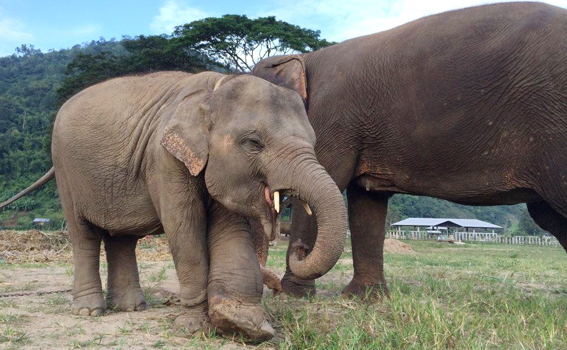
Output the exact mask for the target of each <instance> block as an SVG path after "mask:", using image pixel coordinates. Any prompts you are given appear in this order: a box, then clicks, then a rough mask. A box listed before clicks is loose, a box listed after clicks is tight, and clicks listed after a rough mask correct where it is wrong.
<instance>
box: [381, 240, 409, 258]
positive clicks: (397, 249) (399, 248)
mask: <svg viewBox="0 0 567 350" xmlns="http://www.w3.org/2000/svg"><path fill="white" fill-rule="evenodd" d="M384 251H385V252H386V253H392V254H415V250H413V248H412V247H411V246H410V245H409V244H406V243H404V242H400V241H398V240H397V239H393V238H386V240H385V241H384Z"/></svg>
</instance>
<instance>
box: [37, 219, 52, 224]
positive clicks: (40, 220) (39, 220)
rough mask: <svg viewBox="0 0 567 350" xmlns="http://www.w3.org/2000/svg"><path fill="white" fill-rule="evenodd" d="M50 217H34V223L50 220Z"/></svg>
mask: <svg viewBox="0 0 567 350" xmlns="http://www.w3.org/2000/svg"><path fill="white" fill-rule="evenodd" d="M50 221H51V220H50V219H44V218H35V219H33V223H34V224H35V223H38V222H50Z"/></svg>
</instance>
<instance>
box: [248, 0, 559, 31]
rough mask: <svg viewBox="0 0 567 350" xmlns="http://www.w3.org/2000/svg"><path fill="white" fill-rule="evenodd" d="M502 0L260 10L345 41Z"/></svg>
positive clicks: (374, 1) (314, 2)
mask: <svg viewBox="0 0 567 350" xmlns="http://www.w3.org/2000/svg"><path fill="white" fill-rule="evenodd" d="M501 1H502V0H500V1H490V0H436V1H424V0H395V1H394V0H390V1H379V0H351V1H344V0H300V1H285V2H284V1H277V0H274V1H273V4H274V8H273V9H272V10H270V11H264V12H263V13H260V14H259V16H268V15H271V16H276V17H277V18H278V19H280V20H284V21H286V22H289V23H293V24H297V25H300V26H302V27H306V28H309V29H319V30H321V37H322V38H325V39H328V40H333V41H343V40H346V39H349V38H354V37H357V36H361V35H366V34H372V33H376V32H380V31H383V30H387V29H390V28H393V27H396V26H398V25H401V24H404V23H407V22H410V21H413V20H415V19H418V18H421V17H424V16H428V15H432V14H436V13H440V12H445V11H450V10H455V9H459V8H464V7H470V6H475V5H482V4H488V3H493V2H501ZM503 1H511V0H503ZM546 2H547V3H550V4H553V5H556V6H562V7H567V0H549V1H546Z"/></svg>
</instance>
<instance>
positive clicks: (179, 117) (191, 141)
mask: <svg viewBox="0 0 567 350" xmlns="http://www.w3.org/2000/svg"><path fill="white" fill-rule="evenodd" d="M314 144H315V135H314V132H313V129H312V127H311V126H310V124H309V122H308V120H307V115H306V113H305V108H304V106H303V103H302V101H301V98H300V97H299V96H298V95H297V94H296V93H295V92H293V91H290V90H288V89H284V88H280V87H277V86H275V85H273V84H270V83H268V82H266V81H265V80H262V79H259V78H256V77H253V76H249V75H240V76H225V75H222V74H219V73H212V72H206V73H201V74H197V75H192V74H187V73H181V72H161V73H154V74H149V75H145V76H138V77H127V78H118V79H113V80H110V81H107V82H104V83H101V84H98V85H95V86H93V87H90V88H88V89H86V90H84V91H82V92H80V93H79V94H77V95H76V96H74V97H73V98H71V99H70V100H69V101H68V102H67V103H65V105H63V107H62V108H61V110H60V111H59V114H58V115H57V119H56V121H55V126H54V129H53V139H52V155H53V164H54V168H53V169H52V170H51V171H50V172H49V173H48V174H46V175H45V176H44V178H42V179H40V180H39V181H38V182H37V183H36V184H34V185H32V186H30V188H29V189H28V190H27V191H28V192H29V190H30V189H33V188H36V187H37V186H39V185H41V184H42V183H45V182H46V181H48V180H49V179H50V178H51V177H52V176H53V173H54V174H55V178H56V181H57V186H58V190H59V195H60V198H61V204H62V207H63V210H64V213H65V218H66V220H67V225H68V228H69V234H70V237H71V242H72V246H73V255H74V263H75V276H74V288H73V304H72V312H73V313H74V314H77V315H100V314H102V312H103V310H105V308H106V302H105V299H104V298H103V294H102V286H101V280H100V275H99V255H100V245H101V241H103V240H104V243H105V248H106V252H107V260H108V295H107V299H108V302H109V304H111V305H112V306H114V307H115V308H116V309H118V310H143V309H145V308H146V302H145V300H144V297H143V294H142V290H141V289H140V283H139V277H138V269H137V265H136V257H135V247H136V242H137V240H138V239H139V238H141V237H143V236H144V235H151V234H158V233H161V232H165V234H166V235H167V238H168V241H169V244H170V249H171V251H172V254H173V260H174V263H175V268H176V271H177V276H178V278H179V283H180V298H181V303H182V305H183V306H185V308H184V313H183V314H182V315H180V316H179V317H178V318H177V319H176V321H175V323H176V325H177V326H178V327H183V328H185V329H186V330H187V331H188V332H189V333H193V332H196V331H199V330H201V329H203V328H205V329H207V328H208V327H210V326H211V325H212V326H213V327H216V328H217V329H218V330H220V331H221V332H224V333H241V334H243V335H245V336H246V337H247V338H249V339H252V340H264V339H267V338H270V337H271V336H272V335H273V334H274V331H273V329H272V327H271V325H270V323H269V316H268V314H267V313H266V312H265V311H264V309H263V308H262V307H261V304H260V300H261V296H262V274H261V272H260V267H259V264H258V259H257V258H256V256H255V251H254V245H253V243H252V239H251V237H250V233H249V231H250V228H249V225H248V220H247V218H251V219H252V220H255V221H257V222H258V223H259V225H260V227H261V228H262V230H263V231H264V233H265V234H266V235H268V236H273V234H274V231H275V227H276V226H277V225H276V224H277V215H278V213H277V211H278V210H277V208H278V205H279V200H278V199H277V197H278V194H279V193H282V194H286V195H290V196H294V197H296V198H300V199H301V200H303V201H305V202H307V203H309V205H310V206H311V207H312V208H313V210H314V212H316V213H317V214H318V217H319V218H320V220H319V224H320V235H321V240H319V241H318V242H320V243H317V244H316V246H315V249H314V250H313V252H312V253H311V254H310V255H309V256H307V257H306V258H305V259H303V260H301V261H300V258H296V259H295V260H294V261H293V264H292V265H291V268H292V269H293V270H294V272H295V273H296V274H298V275H301V276H304V277H305V278H314V277H317V276H319V275H321V274H324V273H325V272H327V271H328V270H329V269H330V268H331V267H332V266H333V265H334V263H335V262H336V261H337V259H338V257H339V256H340V254H341V251H342V249H343V245H344V233H346V209H345V208H344V203H343V202H342V196H341V193H340V191H339V190H338V188H337V186H336V185H335V183H334V182H333V181H332V179H331V178H330V177H329V175H328V174H327V173H326V171H325V170H324V168H323V167H322V166H321V165H320V164H319V163H318V162H317V160H316V158H315V151H314ZM25 193H26V191H23V192H22V193H21V194H20V195H18V196H16V197H14V198H13V199H15V198H17V197H19V196H21V195H23V194H25ZM274 197H276V198H274ZM13 199H12V200H13ZM8 202H11V200H10V201H8ZM8 202H6V203H4V204H2V205H6V204H7V203H8ZM330 235H332V236H333V237H330Z"/></svg>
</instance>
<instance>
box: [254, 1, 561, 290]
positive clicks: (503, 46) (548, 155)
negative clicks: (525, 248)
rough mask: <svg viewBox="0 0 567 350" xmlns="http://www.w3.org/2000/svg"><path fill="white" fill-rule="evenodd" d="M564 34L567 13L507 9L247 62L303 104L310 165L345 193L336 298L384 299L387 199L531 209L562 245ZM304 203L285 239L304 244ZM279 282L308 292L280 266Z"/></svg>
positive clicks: (452, 15)
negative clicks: (345, 276) (345, 272)
mask: <svg viewBox="0 0 567 350" xmlns="http://www.w3.org/2000/svg"><path fill="white" fill-rule="evenodd" d="M566 37H567V10H565V9H562V8H559V7H554V6H550V5H546V4H542V3H527V2H526V3H523V2H518V3H502V4H494V5H487V6H479V7H473V8H467V9H463V10H457V11H451V12H446V13H441V14H438V15H434V16H429V17H425V18H422V19H419V20H417V21H413V22H410V23H408V24H405V25H402V26H400V27H397V28H394V29H392V30H388V31H385V32H381V33H377V34H374V35H368V36H363V37H359V38H355V39H351V40H347V41H345V42H342V43H339V44H336V45H333V46H330V47H327V48H324V49H322V50H319V51H315V52H312V53H307V54H303V55H288V56H280V57H271V58H267V59H265V60H262V61H260V62H259V63H258V64H257V65H256V67H254V70H253V74H254V75H256V76H260V77H263V78H265V79H267V80H268V81H271V82H274V83H275V84H277V85H280V86H286V87H288V88H290V89H295V90H297V91H298V93H299V94H300V95H301V96H303V97H304V99H305V104H306V106H307V109H308V116H309V121H310V122H311V125H312V126H313V129H314V130H315V134H316V136H317V145H316V148H315V150H316V154H317V158H318V159H319V161H320V163H321V164H322V165H323V166H324V167H325V168H326V169H327V170H328V171H329V174H330V175H331V177H332V178H333V179H334V180H335V181H336V183H337V185H338V186H339V188H340V189H341V190H344V189H347V197H348V211H349V226H350V230H351V233H352V236H351V239H352V249H353V261H354V277H353V279H352V281H351V282H350V284H349V285H348V286H347V287H346V288H345V289H344V291H343V293H344V294H346V295H351V294H354V295H358V296H363V295H365V293H366V291H367V289H368V288H372V291H374V292H377V293H374V294H381V293H382V294H383V293H387V288H386V282H385V279H384V274H383V244H384V236H385V218H386V211H387V204H388V198H389V197H390V196H391V195H392V194H395V193H409V194H416V195H423V196H431V197H437V198H441V199H446V200H450V201H453V202H456V203H461V204H468V205H501V204H516V203H527V205H528V210H529V213H530V215H531V216H532V218H533V219H534V220H535V221H536V223H538V224H539V225H540V226H541V227H542V228H544V229H545V230H548V231H550V232H551V233H552V234H553V235H555V236H556V237H557V238H558V240H559V242H560V243H561V244H562V245H563V247H567V181H566V178H567V70H566V68H565V67H566V63H567V40H565V38H566ZM564 158H565V159H564ZM299 208H301V206H300V205H294V209H293V228H292V235H291V241H296V240H297V239H298V238H301V240H302V241H303V242H305V243H306V244H307V245H308V246H311V247H312V246H313V242H314V240H315V237H316V236H317V234H316V232H317V227H316V225H313V223H312V221H313V219H310V218H309V217H308V216H307V215H306V214H304V213H303V212H302V210H299ZM289 252H290V251H288V256H289ZM289 260H290V259H288V261H289ZM290 263H291V261H290ZM282 285H283V287H284V290H286V292H288V293H290V294H294V295H304V294H306V293H307V292H308V291H310V292H313V291H314V285H313V281H312V279H302V278H299V277H298V276H296V275H295V274H294V273H293V271H291V270H290V269H289V268H288V269H287V271H286V274H285V276H284V278H283V280H282ZM371 294H372V293H371Z"/></svg>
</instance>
